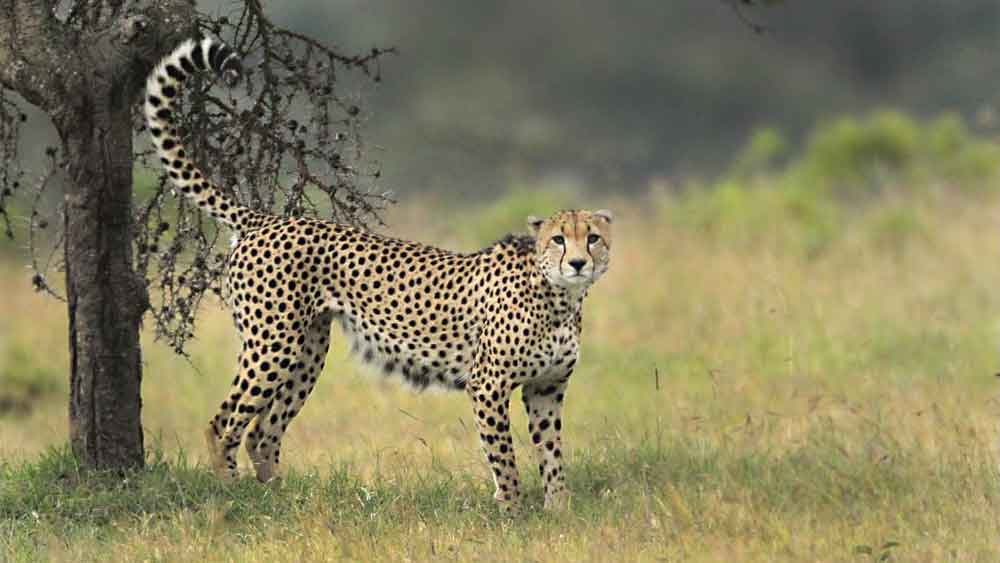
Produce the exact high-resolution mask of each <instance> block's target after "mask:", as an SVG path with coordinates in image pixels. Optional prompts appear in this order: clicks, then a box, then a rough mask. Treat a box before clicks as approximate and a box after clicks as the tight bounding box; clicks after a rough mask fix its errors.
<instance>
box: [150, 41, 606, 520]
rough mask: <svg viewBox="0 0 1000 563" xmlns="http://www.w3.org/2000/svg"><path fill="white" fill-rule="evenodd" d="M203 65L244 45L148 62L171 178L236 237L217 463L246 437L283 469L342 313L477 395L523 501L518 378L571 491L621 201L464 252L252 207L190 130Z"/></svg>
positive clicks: (156, 135)
mask: <svg viewBox="0 0 1000 563" xmlns="http://www.w3.org/2000/svg"><path fill="white" fill-rule="evenodd" d="M201 71H212V72H214V73H215V74H216V75H219V76H222V77H223V78H226V79H227V81H230V82H231V81H232V80H234V79H236V78H238V77H239V74H240V63H239V59H238V57H237V55H236V54H235V53H234V52H233V51H232V50H231V49H230V48H229V47H228V46H226V45H225V44H223V43H221V42H219V41H217V40H214V39H211V38H209V39H201V40H188V41H185V42H184V43H182V44H181V45H180V46H179V47H177V48H176V49H175V50H174V51H173V52H172V53H170V54H169V55H168V56H166V57H165V58H164V59H163V60H162V61H160V63H159V64H157V65H156V67H155V68H154V70H153V72H152V73H151V74H150V76H149V78H148V81H147V83H146V98H145V100H144V106H145V114H146V119H147V124H148V128H149V131H150V134H151V135H152V140H153V144H154V145H155V147H156V149H157V152H158V155H159V157H160V160H161V162H162V163H163V166H164V168H165V170H166V174H167V176H169V178H170V181H171V184H172V186H173V188H174V189H175V191H179V192H181V193H182V194H184V195H185V196H188V197H190V198H191V199H192V200H193V201H194V202H195V203H196V204H197V205H198V207H199V208H201V209H202V210H204V211H205V212H207V213H208V214H209V215H211V216H212V217H214V218H215V219H216V220H218V221H219V222H221V223H223V224H224V225H226V226H228V227H229V228H231V229H232V230H233V231H234V232H235V237H236V239H235V240H236V242H235V243H234V247H233V249H232V251H231V253H230V256H229V259H228V266H227V273H226V279H225V282H224V285H225V291H224V295H225V296H226V300H227V304H228V306H229V308H230V309H231V310H232V316H233V320H234V323H235V325H236V329H237V331H238V333H239V337H240V340H241V342H242V345H241V348H240V351H239V363H238V373H237V374H236V377H235V378H234V379H233V383H232V389H231V391H230V392H229V394H228V395H226V397H225V398H224V400H223V401H222V404H221V405H220V406H219V412H218V414H216V415H215V417H214V418H212V420H211V421H210V422H209V425H208V428H207V430H206V432H205V437H206V439H207V442H208V446H209V450H210V460H211V465H212V468H213V470H214V471H215V472H216V473H217V474H218V475H219V476H220V477H221V478H223V479H234V478H236V477H237V476H238V473H237V463H236V454H237V452H238V449H239V446H240V444H241V443H242V444H243V445H244V446H245V447H246V450H247V452H248V454H249V457H250V460H251V462H252V464H253V468H254V470H255V473H256V477H257V479H258V480H260V481H262V482H268V481H271V480H272V479H274V478H276V477H277V470H278V465H279V455H280V452H281V439H282V436H283V435H284V433H285V430H286V429H287V428H288V425H289V424H290V423H291V421H292V419H293V418H295V415H296V414H298V413H299V412H300V411H301V410H302V407H303V404H304V403H305V401H306V399H307V398H308V397H309V394H310V392H311V391H312V390H313V387H314V386H315V385H316V380H317V378H318V377H319V375H320V372H321V371H322V370H323V362H324V358H325V356H326V353H327V349H328V346H329V342H330V329H331V325H332V324H333V323H334V321H336V322H337V323H338V324H339V325H340V327H341V328H342V329H343V333H344V334H345V335H346V336H347V337H348V338H349V339H350V341H351V343H352V345H351V349H352V351H353V352H354V353H355V354H356V355H357V356H358V357H360V358H361V359H362V360H363V361H364V362H366V363H368V364H372V365H374V366H375V367H377V368H378V369H380V370H381V371H382V372H384V373H385V374H387V375H395V376H399V377H401V378H402V379H403V380H404V381H405V382H408V383H409V384H410V385H412V386H413V387H415V388H417V389H425V388H428V387H431V386H435V387H441V388H446V389H454V390H460V391H464V392H465V393H466V394H467V395H468V397H469V398H470V399H471V401H472V404H473V419H474V420H475V425H476V429H477V431H478V434H479V438H480V441H481V445H482V449H483V450H484V453H485V456H486V461H487V463H488V465H489V468H490V470H491V472H492V476H493V481H494V485H495V493H494V498H495V500H496V501H497V502H498V503H499V505H500V507H501V509H502V510H504V511H515V510H517V509H518V506H519V501H520V492H519V485H520V480H519V477H518V471H517V468H516V467H515V463H514V447H513V442H512V440H511V431H510V410H509V402H510V398H511V395H512V394H513V392H514V390H515V389H517V388H519V387H520V388H521V397H522V400H523V402H524V406H525V408H526V409H527V413H528V432H529V434H530V436H531V442H532V444H534V446H535V449H536V450H537V452H538V457H539V471H540V473H541V478H542V482H543V485H544V495H545V499H544V506H545V508H547V509H549V508H562V507H565V506H566V504H567V502H568V498H569V493H568V491H567V488H566V485H565V477H564V472H563V467H562V455H563V446H562V442H561V438H560V433H561V430H562V426H563V422H562V417H561V407H562V403H563V399H564V397H565V393H566V387H567V384H568V382H569V379H570V375H571V374H572V373H573V368H574V366H575V365H576V361H577V357H578V354H579V348H580V327H581V308H582V304H583V299H584V297H585V296H586V294H587V290H588V288H589V287H590V286H591V284H593V283H594V282H595V281H596V280H597V279H598V278H600V277H601V276H602V275H603V274H604V273H605V272H606V271H607V270H608V264H609V260H610V251H611V223H612V220H613V217H612V213H611V212H610V211H607V210H599V211H582V210H570V211H561V212H559V213H556V214H554V215H552V216H551V217H548V218H547V219H539V218H535V217H529V218H528V221H527V226H528V229H529V230H530V233H531V234H530V235H508V236H507V237H506V238H503V239H501V240H499V241H498V242H496V243H494V244H492V245H490V246H489V247H487V248H485V249H483V250H480V251H478V252H473V253H465V254H463V253H458V252H451V251H447V250H442V249H438V248H434V247H432V246H427V245H424V244H420V243H416V242H411V241H406V240H398V239H394V238H389V237H386V236H382V235H380V234H376V233H374V232H370V231H368V230H364V229H361V228H356V227H353V226H348V225H340V224H334V223H330V222H325V221H321V220H316V219H310V218H285V217H278V216H274V215H268V214H265V213H261V212H258V211H255V210H252V209H250V208H248V207H245V206H243V205H240V204H239V203H237V202H236V201H235V200H234V199H233V198H231V197H230V196H229V195H227V194H225V193H223V192H222V191H221V190H220V189H219V188H217V187H216V186H215V185H213V184H212V182H211V181H210V180H209V179H208V178H206V177H205V176H204V174H203V172H202V171H201V170H200V169H199V168H198V166H197V165H196V164H195V163H194V162H193V161H192V160H191V157H190V155H189V154H188V152H187V149H186V148H185V147H184V145H183V144H182V142H181V140H180V138H179V134H178V130H177V125H176V124H175V122H174V120H173V112H174V110H175V107H176V101H177V97H178V95H179V91H180V87H181V85H182V84H183V83H184V81H185V80H186V79H187V78H188V77H189V76H191V75H193V74H195V73H198V72H201Z"/></svg>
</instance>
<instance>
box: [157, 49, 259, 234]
mask: <svg viewBox="0 0 1000 563" xmlns="http://www.w3.org/2000/svg"><path fill="white" fill-rule="evenodd" d="M206 70H211V71H212V72H214V73H215V74H216V75H218V76H222V77H223V78H224V79H226V80H227V81H228V82H233V81H235V79H237V78H238V77H239V75H240V73H241V71H242V68H241V65H240V60H239V57H238V56H237V55H236V53H235V52H234V51H233V50H232V49H230V48H229V46H228V45H226V44H225V43H223V42H221V41H219V40H217V39H211V38H206V39H201V40H194V39H188V40H187V41H184V42H183V43H181V44H180V45H179V46H178V47H177V48H176V49H174V50H173V52H172V53H170V54H169V55H167V56H166V57H164V58H163V60H161V61H160V62H159V64H157V65H156V68H154V69H153V72H151V73H150V74H149V78H148V79H147V80H146V101H145V110H146V124H147V126H148V127H149V132H150V134H151V135H152V136H153V144H154V145H155V146H156V151H157V154H158V156H159V157H160V162H162V163H163V167H164V169H165V170H166V172H167V175H168V176H169V177H170V182H171V183H172V184H173V185H174V187H175V188H177V189H178V190H179V191H180V192H182V193H183V194H184V195H186V196H188V197H190V198H191V199H192V200H194V202H195V203H196V204H197V205H198V207H200V208H201V209H202V210H204V211H206V212H208V213H209V214H210V215H211V216H212V217H214V218H215V219H217V220H218V221H221V222H222V223H224V224H226V225H228V226H230V227H232V228H233V229H235V230H236V231H237V232H238V233H239V232H246V231H248V230H251V229H253V228H256V227H258V226H260V225H261V224H262V223H263V222H264V221H265V218H266V217H267V216H266V215H264V214H262V213H259V212H257V211H253V210H251V209H250V208H248V207H245V206H243V205H240V204H238V203H237V202H235V201H233V200H232V199H231V198H230V197H229V196H227V195H226V194H224V193H222V191H220V190H219V189H218V188H217V187H216V186H215V185H214V184H213V183H212V182H210V181H209V180H208V179H207V178H205V176H204V174H203V173H202V171H201V170H200V169H199V168H198V166H197V165H196V164H195V163H194V162H193V161H192V160H191V156H190V154H189V151H188V150H187V149H186V148H185V147H184V145H183V144H181V140H180V137H179V135H178V134H177V124H176V123H175V122H174V110H175V109H176V106H177V100H178V96H179V94H180V88H181V86H182V84H183V83H184V81H185V80H187V78H188V77H190V76H192V75H194V74H196V73H199V72H204V71H206Z"/></svg>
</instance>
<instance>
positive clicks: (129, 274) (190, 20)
mask: <svg viewBox="0 0 1000 563" xmlns="http://www.w3.org/2000/svg"><path fill="white" fill-rule="evenodd" d="M122 4H123V3H122V2H114V1H111V2H90V3H88V4H87V7H84V8H81V9H82V10H84V11H85V12H87V13H83V14H81V15H80V16H79V20H78V21H80V22H84V23H80V24H78V25H76V26H70V25H68V24H67V23H66V22H64V21H61V20H59V19H57V18H56V17H55V14H54V7H55V5H54V3H53V2H47V1H38V0H35V1H30V0H0V85H2V86H4V87H7V88H9V89H11V90H14V91H16V92H18V93H19V94H21V95H22V96H23V97H24V98H25V99H26V100H28V101H29V102H31V103H32V104H34V105H36V106H38V107H39V108H41V109H43V110H44V111H46V112H47V113H48V114H49V116H50V117H52V120H53V122H54V123H55V125H56V129H57V131H58V132H59V136H60V139H61V141H62V155H63V161H64V162H65V166H66V170H67V172H68V179H69V181H68V186H67V189H66V196H65V236H66V244H65V270H66V296H67V305H68V315H69V349H70V357H71V360H70V406H69V427H70V442H71V446H72V449H73V452H74V453H75V454H76V456H77V458H78V459H79V461H80V462H81V464H82V465H83V466H84V467H86V468H91V469H125V468H134V467H140V466H142V464H143V461H144V457H145V454H144V449H143V435H142V425H141V418H140V414H141V408H142V400H141V396H140V383H141V381H142V365H141V357H140V347H139V324H140V321H141V319H142V315H143V313H144V312H145V311H146V309H147V308H148V306H149V301H148V296H147V294H146V290H145V285H144V284H143V282H142V280H141V279H140V278H139V276H137V274H136V273H135V272H134V271H133V259H132V246H131V244H132V235H133V232H132V231H133V225H132V170H133V147H132V136H133V131H132V115H131V112H132V107H133V101H134V100H135V98H136V96H137V95H138V94H139V91H140V90H141V88H142V83H143V80H142V79H143V78H144V77H145V75H146V73H147V72H148V71H149V69H150V68H152V64H153V62H154V59H155V56H156V55H157V54H159V53H162V52H164V49H162V48H161V46H163V45H169V44H171V43H173V42H174V41H176V40H177V39H178V38H179V37H181V36H184V35H185V33H184V32H185V30H186V31H187V32H188V33H191V32H192V31H193V30H194V10H193V4H192V2H190V1H188V0H160V1H154V2H149V3H148V4H146V5H142V4H130V6H129V9H127V10H126V9H125V8H123V5H122Z"/></svg>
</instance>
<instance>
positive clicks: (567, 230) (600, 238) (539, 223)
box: [528, 209, 614, 288]
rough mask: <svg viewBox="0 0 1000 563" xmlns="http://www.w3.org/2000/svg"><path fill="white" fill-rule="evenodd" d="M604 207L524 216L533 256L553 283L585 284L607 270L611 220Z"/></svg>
mask: <svg viewBox="0 0 1000 563" xmlns="http://www.w3.org/2000/svg"><path fill="white" fill-rule="evenodd" d="M613 218H614V216H613V215H612V214H611V212H610V211H608V210H607V209H601V210H600V211H582V210H572V211H560V212H558V213H556V214H555V215H553V216H551V217H549V218H548V219H539V218H537V217H528V228H529V229H530V230H531V232H532V234H533V235H534V236H535V258H536V260H537V263H538V267H539V269H540V270H541V271H542V275H544V276H545V278H546V279H548V281H549V282H550V283H552V284H553V285H556V286H559V287H565V288H574V287H578V288H585V287H587V286H589V285H590V284H592V283H594V282H595V281H597V278H599V277H601V276H602V275H603V274H604V272H606V271H608V263H609V262H610V260H611V221H612V220H613Z"/></svg>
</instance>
